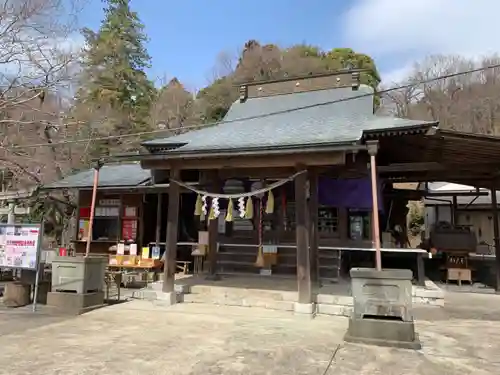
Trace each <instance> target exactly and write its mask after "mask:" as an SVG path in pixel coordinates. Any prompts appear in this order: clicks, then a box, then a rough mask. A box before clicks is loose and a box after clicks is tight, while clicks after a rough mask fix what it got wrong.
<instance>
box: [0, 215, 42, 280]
mask: <svg viewBox="0 0 500 375" xmlns="http://www.w3.org/2000/svg"><path fill="white" fill-rule="evenodd" d="M41 239H42V229H41V225H40V224H0V268H21V269H29V270H38V261H39V256H40V244H41Z"/></svg>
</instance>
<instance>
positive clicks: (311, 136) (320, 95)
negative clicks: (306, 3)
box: [144, 85, 431, 152]
mask: <svg viewBox="0 0 500 375" xmlns="http://www.w3.org/2000/svg"><path fill="white" fill-rule="evenodd" d="M372 95H373V89H372V88H371V87H369V86H366V85H361V86H360V87H359V89H358V90H356V91H354V90H352V89H351V88H350V87H345V88H334V89H327V90H317V91H308V92H302V93H293V94H285V95H275V96H269V97H260V98H250V99H248V100H247V101H246V102H244V103H240V102H239V101H237V102H235V103H234V104H233V105H232V106H231V108H230V110H229V112H228V113H227V115H226V117H225V118H224V121H223V122H221V123H220V124H217V125H215V126H211V127H207V128H204V129H200V130H196V131H191V132H188V133H185V134H182V135H179V136H175V137H170V138H163V139H155V140H151V141H147V142H145V143H144V146H146V147H155V146H156V147H158V146H168V145H169V144H171V145H174V144H181V147H177V148H174V150H172V151H171V152H176V151H179V152H196V151H219V150H235V151H237V150H244V149H268V148H269V149H272V148H275V147H277V148H286V147H294V146H295V147H296V146H308V145H320V144H322V145H334V144H342V143H349V142H356V141H358V140H360V139H361V137H362V135H363V133H364V132H368V131H374V130H386V129H388V130H391V129H404V128H408V127H415V126H419V125H426V124H431V122H425V121H414V120H406V119H400V118H395V117H389V116H378V115H374V114H373V96H372ZM346 98H352V99H350V100H345V99H346ZM338 100H343V101H340V102H337V103H331V102H335V101H338ZM304 107H305V108H304Z"/></svg>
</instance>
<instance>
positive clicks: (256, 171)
mask: <svg viewBox="0 0 500 375" xmlns="http://www.w3.org/2000/svg"><path fill="white" fill-rule="evenodd" d="M295 172H296V170H295V168H292V167H288V168H287V167H283V168H265V167H263V168H233V169H222V170H220V171H219V177H220V178H221V179H222V180H230V179H233V178H234V179H237V178H255V179H281V178H287V177H289V176H291V175H293V174H295Z"/></svg>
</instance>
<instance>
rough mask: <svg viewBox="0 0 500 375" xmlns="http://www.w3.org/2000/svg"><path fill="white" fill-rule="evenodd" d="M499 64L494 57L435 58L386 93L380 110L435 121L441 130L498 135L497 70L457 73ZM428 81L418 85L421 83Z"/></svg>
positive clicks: (499, 98)
mask: <svg viewBox="0 0 500 375" xmlns="http://www.w3.org/2000/svg"><path fill="white" fill-rule="evenodd" d="M498 62H500V59H499V58H498V57H497V56H490V57H487V58H484V59H483V60H481V61H475V60H472V59H467V58H464V57H461V56H455V55H447V56H444V55H436V56H430V57H428V58H426V59H425V60H424V61H422V62H421V63H418V64H416V65H415V67H414V69H413V71H412V72H411V73H410V75H409V76H408V77H407V78H406V80H405V81H404V82H402V84H403V85H405V84H407V83H414V84H415V85H414V86H412V87H409V88H404V89H401V90H395V91H391V92H388V93H386V94H385V95H384V97H383V100H382V107H383V108H382V109H383V110H384V111H386V112H391V113H394V114H396V115H398V116H402V117H406V118H413V119H429V120H439V122H440V124H441V127H442V128H447V129H455V130H460V131H467V132H472V133H482V134H499V132H500V69H498V68H496V69H487V70H484V71H481V72H474V73H466V74H460V75H456V76H453V77H449V78H443V79H436V80H434V79H435V78H439V77H446V76H449V75H454V74H456V73H461V72H467V71H469V70H472V69H475V68H478V67H481V66H483V67H487V66H491V65H493V64H495V63H498ZM429 80H432V82H428V83H423V84H419V82H422V81H429Z"/></svg>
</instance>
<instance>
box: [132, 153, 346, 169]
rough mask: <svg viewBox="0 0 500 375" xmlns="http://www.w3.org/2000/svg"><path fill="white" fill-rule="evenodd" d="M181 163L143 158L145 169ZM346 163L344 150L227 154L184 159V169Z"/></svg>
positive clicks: (170, 166)
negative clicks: (273, 153)
mask: <svg viewBox="0 0 500 375" xmlns="http://www.w3.org/2000/svg"><path fill="white" fill-rule="evenodd" d="M178 163H179V160H177V159H166V160H147V159H146V160H143V161H141V165H142V168H144V169H171V168H172V167H173V166H175V165H176V164H178ZM296 164H302V165H305V166H316V165H341V164H345V153H344V152H319V153H302V154H301V153H293V154H280V155H266V156H237V155H235V156H225V157H213V158H206V157H205V158H202V159H187V158H186V159H183V160H182V168H183V169H212V170H213V169H217V170H218V169H231V168H263V167H267V168H279V167H293V166H295V165H296Z"/></svg>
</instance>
